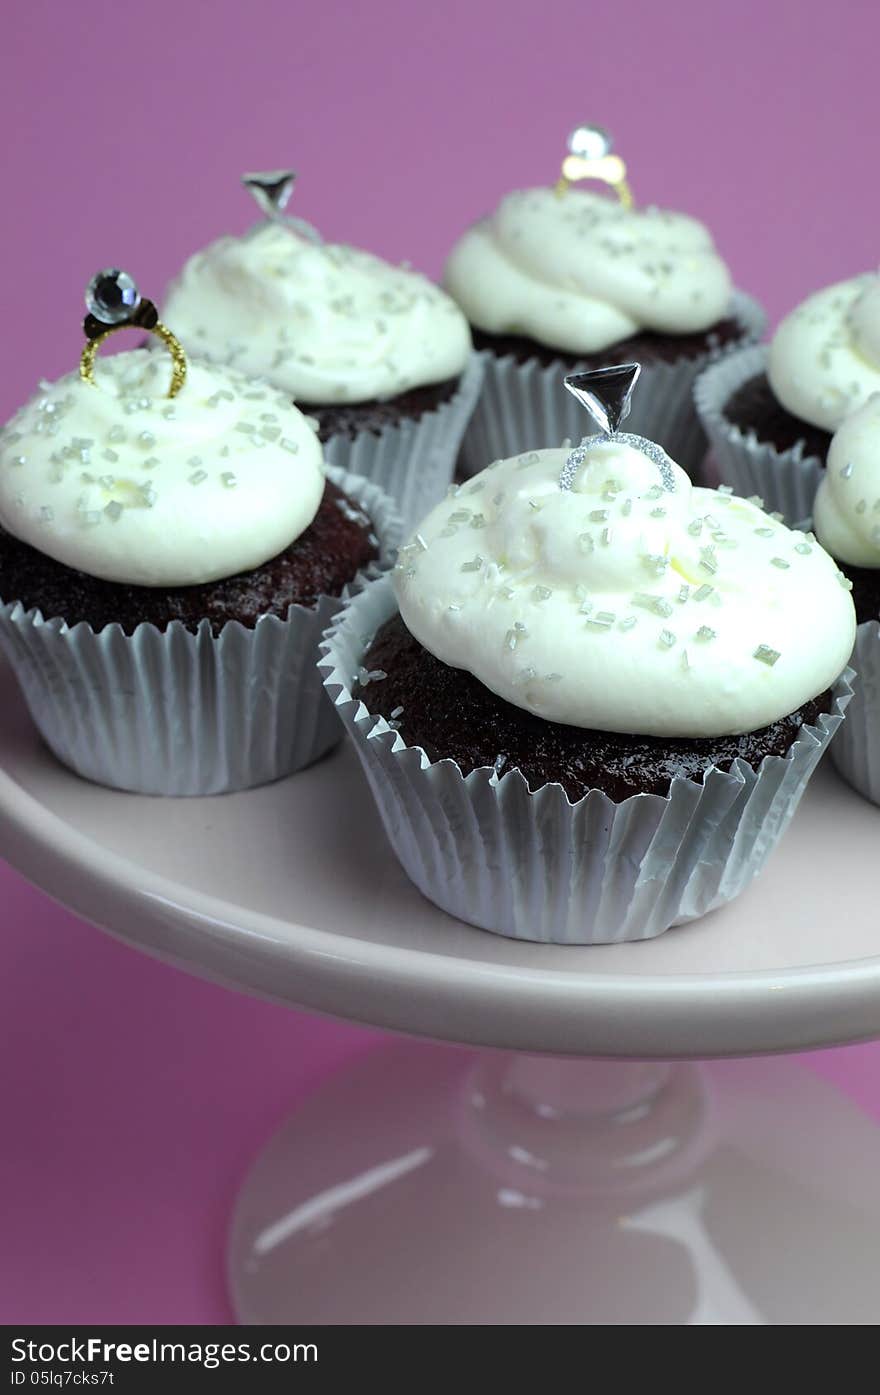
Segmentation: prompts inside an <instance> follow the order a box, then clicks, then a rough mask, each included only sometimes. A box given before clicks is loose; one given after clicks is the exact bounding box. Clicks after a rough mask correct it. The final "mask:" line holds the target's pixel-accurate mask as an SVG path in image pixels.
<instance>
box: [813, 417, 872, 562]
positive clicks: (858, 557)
mask: <svg viewBox="0 0 880 1395" xmlns="http://www.w3.org/2000/svg"><path fill="white" fill-rule="evenodd" d="M813 526H814V527H815V529H816V534H817V536H818V537H819V539H820V541H821V543H822V546H823V547H825V548H827V549H828V551H829V552H830V553H831V555H832V556H833V557H836V558H837V559H838V561H840V562H849V563H850V564H851V565H852V566H856V567H880V392H877V393H874V394H873V395H872V396H871V397H869V398H868V400H867V402H866V403H865V404H864V406H862V407H859V409H858V410H857V411H855V412H853V414H852V416H849V417H847V419H846V421H845V422H844V423H843V425H842V426H841V427H840V428H839V430H838V431H837V432H836V433H835V436H834V439H833V441H832V442H831V448H830V450H829V452H828V468H827V469H826V471H825V474H824V476H823V478H822V482H821V484H820V485H819V490H818V493H817V494H816V500H815V503H814V505H813Z"/></svg>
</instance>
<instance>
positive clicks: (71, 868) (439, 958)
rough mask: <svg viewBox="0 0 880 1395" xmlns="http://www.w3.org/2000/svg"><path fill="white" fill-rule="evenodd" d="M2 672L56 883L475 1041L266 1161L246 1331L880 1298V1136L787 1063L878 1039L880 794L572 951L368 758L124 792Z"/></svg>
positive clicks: (277, 984) (5, 780) (8, 808)
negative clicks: (206, 789) (422, 825)
mask: <svg viewBox="0 0 880 1395" xmlns="http://www.w3.org/2000/svg"><path fill="white" fill-rule="evenodd" d="M0 681H2V695H3V709H4V720H3V723H2V735H0V830H2V840H3V842H2V847H3V851H4V853H5V855H6V857H7V858H8V860H9V861H10V862H11V863H12V865H13V866H14V867H16V868H18V869H19V870H20V871H21V872H23V873H24V875H25V876H26V877H28V878H29V879H30V880H31V881H33V882H35V883H36V884H37V885H38V886H40V887H42V888H43V889H44V890H45V891H47V892H48V893H49V894H50V895H51V896H54V897H55V898H57V899H58V900H59V901H61V902H63V903H64V904H65V905H66V906H69V907H70V908H71V909H72V910H74V911H76V912H77V913H78V914H80V915H82V916H84V917H86V919H88V920H91V921H94V923H95V924H97V925H100V926H102V927H103V928H104V929H106V930H108V931H109V932H110V933H111V934H113V935H115V936H117V937H118V938H120V939H123V940H125V941H127V942H128V943H129V944H132V945H135V946H137V947H138V948H140V949H143V950H145V951H146V952H147V953H149V954H152V955H154V956H156V957H158V958H160V959H164V960H167V961H168V962H170V963H173V964H176V965H178V966H180V967H183V968H186V969H189V970H191V971H192V972H194V973H197V974H200V975H202V976H204V977H207V978H210V979H213V980H215V981H217V982H220V983H224V984H226V985H229V986H231V987H235V988H239V989H243V990H245V991H247V992H250V993H257V994H261V995H263V996H265V997H269V998H272V999H275V1000H276V1001H282V1002H288V1003H291V1004H295V1005H296V1006H298V1007H302V1008H308V1009H311V1010H312V1011H314V1012H319V1013H329V1014H332V1015H334V1016H337V1017H341V1018H348V1019H351V1020H353V1021H356V1022H362V1023H371V1024H374V1025H376V1026H379V1027H384V1028H387V1029H389V1030H391V1031H394V1032H399V1033H405V1034H408V1035H411V1036H418V1037H422V1038H432V1039H434V1041H435V1042H446V1043H457V1044H459V1045H458V1049H456V1048H453V1047H450V1046H438V1045H426V1044H424V1043H422V1044H411V1043H405V1042H401V1043H400V1044H399V1045H394V1046H391V1047H388V1048H384V1049H381V1050H378V1051H376V1052H374V1053H372V1054H371V1055H369V1056H367V1057H366V1058H364V1059H363V1060H361V1061H360V1062H358V1063H357V1064H356V1065H354V1066H353V1067H351V1068H349V1069H348V1070H346V1071H345V1072H343V1073H342V1074H341V1075H339V1076H337V1077H336V1078H335V1079H332V1080H331V1081H330V1082H329V1083H328V1084H326V1085H325V1086H324V1087H323V1088H322V1089H321V1090H319V1091H318V1092H317V1093H316V1094H315V1095H313V1096H312V1098H311V1099H310V1100H309V1101H308V1102H307V1103H306V1105H305V1106H304V1107H303V1108H301V1109H300V1110H299V1111H298V1112H297V1113H296V1114H295V1116H294V1117H293V1118H292V1119H291V1120H290V1122H289V1123H288V1124H287V1125H286V1126H285V1127H284V1128H282V1130H281V1131H280V1132H279V1133H278V1134H277V1136H276V1137H275V1138H274V1139H273V1140H272V1142H271V1143H270V1144H269V1146H268V1147H267V1148H266V1149H265V1150H264V1152H263V1153H262V1154H261V1155H260V1157H258V1159H257V1161H256V1163H255V1164H254V1166H253V1168H252V1170H251V1172H250V1175H249V1177H248V1178H247V1180H246V1182H245V1185H244V1187H243V1189H242V1191H241V1193H240V1195H239V1198H238V1201H237V1204H236V1207H235V1213H234V1216H233V1219H232V1227H231V1237H230V1245H229V1282H230V1288H231V1292H232V1297H233V1302H234V1305H235V1308H236V1311H237V1313H238V1315H239V1317H240V1318H241V1319H242V1320H243V1321H245V1322H293V1323H308V1322H330V1323H334V1322H339V1323H342V1322H367V1323H369V1322H392V1323H393V1322H432V1323H445V1322H465V1323H467V1322H498V1323H562V1322H579V1323H580V1322H586V1323H623V1324H627V1323H632V1324H635V1323H676V1324H678V1323H682V1324H699V1323H723V1324H758V1323H772V1324H788V1323H844V1322H846V1323H857V1322H860V1323H873V1322H876V1321H877V1320H878V1318H880V1286H878V1283H877V1274H878V1272H880V1187H878V1177H880V1130H878V1129H877V1127H876V1126H875V1125H874V1124H872V1123H871V1122H870V1121H869V1120H868V1119H867V1117H865V1116H864V1115H863V1114H861V1113H860V1112H859V1111H858V1110H857V1109H856V1108H855V1106H854V1105H852V1104H851V1103H849V1102H848V1101H847V1100H846V1099H845V1098H843V1097H842V1096H841V1095H839V1094H837V1093H836V1092H835V1091H834V1090H832V1089H830V1088H829V1087H827V1086H825V1085H823V1084H821V1083H820V1082H819V1081H818V1080H817V1079H815V1078H813V1077H812V1076H811V1075H810V1074H809V1073H807V1072H805V1071H802V1070H799V1069H798V1068H797V1067H796V1066H794V1065H793V1064H792V1063H790V1062H787V1061H785V1060H773V1059H768V1054H769V1053H774V1052H786V1051H794V1050H800V1049H802V1048H806V1047H818V1046H826V1045H829V1044H831V1043H836V1042H852V1041H857V1040H864V1039H866V1038H869V1037H871V1036H875V1035H880V917H878V913H877V903H878V897H877V890H876V888H877V879H876V867H875V859H876V858H877V856H878V852H880V810H878V809H875V808H874V807H872V806H871V805H869V804H866V803H864V802H863V801H862V800H861V799H860V798H859V797H858V796H857V795H855V794H854V793H852V792H851V791H850V790H848V789H847V788H846V787H845V786H844V785H843V784H842V783H840V782H839V781H838V780H837V778H836V777H835V775H834V773H833V771H832V770H831V769H830V768H825V769H823V770H820V771H819V773H818V775H817V777H816V778H815V781H814V783H813V785H812V786H811V788H810V791H809V793H808V795H807V798H806V800H805V802H804V804H803V806H802V808H801V810H800V811H799V814H798V816H797V818H796V820H795V822H794V825H793V826H792V828H791V829H790V831H789V832H788V833H787V835H786V837H785V839H784V841H783V843H782V845H781V847H780V848H779V849H778V851H777V853H776V854H775V856H774V857H773V859H772V861H771V863H770V865H769V867H768V868H767V870H766V871H765V873H764V874H763V875H762V877H761V878H760V881H759V882H758V883H757V884H756V885H755V886H754V887H753V888H752V889H751V890H750V891H749V892H748V893H747V894H746V895H744V896H743V897H742V898H741V899H740V900H739V901H738V902H736V903H734V904H733V905H731V906H729V907H727V908H725V909H724V910H722V911H719V912H717V913H715V914H714V915H712V916H710V917H708V918H707V919H706V920H704V921H702V922H700V923H697V924H695V925H693V926H690V927H688V928H684V929H681V930H676V931H672V932H670V933H668V934H667V935H665V936H663V937H662V938H661V939H659V940H656V941H654V942H652V943H645V944H637V945H622V946H616V947H611V946H609V947H598V948H587V949H562V948H552V947H545V946H540V945H529V944H521V943H516V942H513V941H509V940H504V939H501V938H498V937H496V936H493V935H489V934H485V933H483V932H481V931H478V930H473V929H470V928H469V927H467V926H465V925H462V924H460V923H458V922H457V921H454V920H452V919H450V918H449V917H448V916H446V915H445V914H443V913H442V912H440V911H438V910H436V909H435V908H434V907H433V906H431V905H429V904H428V903H427V902H425V901H424V900H423V899H422V898H421V897H420V895H419V893H418V892H417V891H415V890H414V888H413V887H412V886H411V885H410V884H409V883H408V882H407V881H406V879H405V878H404V876H403V873H402V872H401V871H400V869H399V868H398V866H397V863H396V862H395V860H394V858H393V856H392V855H391V853H390V851H389V849H388V847H387V845H386V843H385V840H384V834H383V832H382V829H381V827H380V826H379V823H378V820H377V818H376V816H375V814H374V812H373V806H372V803H371V800H370V797H369V794H368V791H367V788H366V785H365V783H364V781H363V779H362V777H361V774H360V770H359V768H358V766H357V764H356V761H355V758H354V756H353V754H352V753H351V752H350V751H349V750H347V749H346V748H342V749H340V750H338V751H337V752H336V753H335V754H334V755H333V756H331V757H330V758H329V759H327V760H325V761H323V762H322V763H321V764H319V765H318V766H316V767H314V768H313V769H311V770H309V771H307V772H305V773H304V774H301V775H297V776H295V777H293V778H292V779H290V780H286V781H282V782H281V783H279V784H277V785H273V786H271V787H269V788H266V789H262V790H257V791H255V792H253V793H248V794H241V795H229V796H226V797H221V798H213V799H190V800H186V799H183V800H177V801H173V800H160V799H151V798H144V797H137V796H132V795H124V794H118V793H113V792H111V791H108V790H105V789H101V788H100V787H98V786H95V785H89V784H86V783H84V782H83V781H81V780H79V779H77V778H76V777H75V776H73V775H71V774H69V773H68V772H67V771H65V770H64V769H62V768H61V767H60V766H59V765H57V764H56V762H55V761H54V760H53V758H52V757H51V756H50V755H49V754H48V752H47V751H46V750H45V749H44V748H43V747H42V745H41V744H40V742H39V740H38V739H37V737H36V736H35V734H34V732H33V730H32V728H31V726H30V723H29V720H28V718H27V715H26V713H25V711H24V709H23V706H22V703H21V700H20V699H19V696H18V692H17V689H16V688H15V685H14V683H12V681H11V680H10V678H9V676H8V674H7V673H6V671H5V670H3V671H2V674H0ZM461 1044H466V1045H467V1046H469V1047H471V1048H473V1047H480V1048H492V1049H489V1050H482V1051H480V1052H477V1053H475V1052H474V1051H472V1050H471V1051H463V1050H461ZM758 1053H763V1057H764V1058H763V1059H758V1060H754V1061H721V1060H717V1061H715V1063H714V1064H712V1065H710V1066H698V1065H696V1064H693V1061H694V1060H696V1059H701V1058H702V1059H705V1058H707V1057H713V1058H721V1057H742V1056H745V1055H755V1054H758Z"/></svg>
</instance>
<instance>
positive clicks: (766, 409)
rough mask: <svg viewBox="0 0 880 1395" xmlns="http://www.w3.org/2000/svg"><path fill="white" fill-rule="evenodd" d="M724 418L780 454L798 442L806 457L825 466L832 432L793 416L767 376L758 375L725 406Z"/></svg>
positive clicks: (744, 385)
mask: <svg viewBox="0 0 880 1395" xmlns="http://www.w3.org/2000/svg"><path fill="white" fill-rule="evenodd" d="M723 411H724V415H725V417H726V418H727V420H728V421H729V422H732V423H733V425H734V426H738V427H739V428H740V430H741V431H745V432H748V431H754V433H755V435H756V436H757V438H758V440H759V441H764V442H765V443H767V444H768V445H771V446H775V447H776V449H777V450H791V449H792V447H793V446H796V445H797V444H798V442H800V443H801V444H802V445H803V448H804V455H805V456H807V455H815V456H818V458H819V459H820V460H821V461H822V464H823V465H824V464H825V460H826V458H827V456H828V447H829V446H830V445H831V432H830V431H823V430H822V428H821V427H819V426H811V425H810V423H809V422H808V421H801V419H800V417H795V416H792V414H791V412H789V411H786V409H785V407H783V405H782V403H781V402H779V401H778V399H777V398H776V397H775V396H774V393H773V389H772V388H771V386H770V383H769V381H768V378H767V374H766V373H758V374H757V375H756V376H755V377H754V378H749V379H748V380H747V381H746V382H744V383H743V384H742V386H741V387H738V388H737V390H736V392H735V393H733V395H732V396H731V397H730V398H728V400H727V402H726V403H725V404H724V408H723Z"/></svg>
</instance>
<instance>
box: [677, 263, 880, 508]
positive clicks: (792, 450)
mask: <svg viewBox="0 0 880 1395" xmlns="http://www.w3.org/2000/svg"><path fill="white" fill-rule="evenodd" d="M878 389H880V276H878V275H877V274H876V273H871V274H869V275H864V276H855V277H853V278H852V279H851V280H848V281H839V282H837V283H836V284H835V285H833V286H827V287H826V288H825V289H824V290H822V291H817V292H816V293H815V294H814V295H811V296H809V297H808V298H807V299H806V300H805V301H804V302H803V303H802V304H801V305H799V306H798V307H797V309H796V310H793V311H792V313H791V314H790V315H788V316H787V318H786V319H784V320H783V321H782V323H781V324H780V326H779V328H778V329H777V331H776V333H775V335H774V336H773V339H772V340H771V342H770V345H769V348H764V347H761V348H748V349H743V350H741V351H740V352H738V353H735V354H731V355H730V356H729V357H728V358H726V359H725V360H724V361H723V362H722V363H718V364H715V365H713V366H712V367H711V368H708V369H707V370H706V371H705V373H703V374H702V375H701V377H700V378H699V379H698V381H697V385H696V389H695V400H696V405H697V410H698V412H699V414H700V417H701V419H702V421H703V425H704V426H705V428H706V431H707V433H708V436H709V440H710V442H711V444H712V449H713V453H714V455H715V460H716V466H717V469H718V471H719V473H720V475H721V477H722V478H723V479H725V480H727V481H728V482H729V483H730V484H732V485H733V487H734V488H735V489H736V490H737V492H738V493H741V494H759V495H760V496H761V497H762V498H763V499H764V500H765V502H766V503H767V504H768V506H769V507H770V508H772V509H777V510H779V512H780V513H782V514H783V516H784V517H785V518H786V519H787V520H789V521H790V522H794V521H797V520H798V519H802V518H805V517H806V516H807V515H808V514H809V513H810V512H811V510H812V507H813V499H814V497H815V494H816V489H817V488H818V485H819V482H820V480H821V479H822V475H823V472H824V468H825V462H826V459H827V456H828V451H829V449H830V446H831V438H832V435H833V433H834V432H835V431H836V430H837V428H838V427H839V426H840V424H841V423H842V422H843V421H844V419H845V418H846V417H847V416H848V415H849V413H850V412H852V411H854V410H855V409H856V408H857V407H859V406H860V405H861V404H862V403H863V402H864V401H865V400H866V398H867V397H868V396H869V395H870V394H871V393H872V392H876V391H877V390H878Z"/></svg>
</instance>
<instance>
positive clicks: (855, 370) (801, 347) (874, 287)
mask: <svg viewBox="0 0 880 1395" xmlns="http://www.w3.org/2000/svg"><path fill="white" fill-rule="evenodd" d="M767 377H768V379H769V382H770V386H771V388H772V389H773V392H774V395H775V396H776V397H777V398H778V400H779V401H780V402H781V403H782V405H783V407H786V408H787V409H788V411H790V412H791V413H793V415H794V416H796V417H800V419H801V421H807V422H810V424H811V425H812V426H820V427H822V428H823V429H824V430H825V431H836V430H837V428H838V426H840V424H841V422H842V421H843V419H844V417H846V416H848V415H849V413H850V412H852V411H854V410H855V409H856V407H860V406H861V404H862V403H863V402H864V401H865V398H866V397H869V396H870V394H871V393H872V392H877V391H880V275H878V274H877V273H876V272H870V273H869V274H867V275H864V276H854V277H853V278H852V279H851V280H849V281H837V282H835V284H834V285H833V286H826V287H825V289H824V290H822V291H816V293H815V295H811V296H808V297H807V299H806V300H805V301H803V302H802V304H800V305H799V306H798V307H797V309H796V310H793V311H792V312H791V314H790V315H788V316H787V317H786V318H785V319H784V320H783V321H782V323H781V325H780V326H779V328H778V329H777V331H776V333H775V335H774V336H773V339H772V341H771V344H770V352H769V357H768V360H767Z"/></svg>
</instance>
